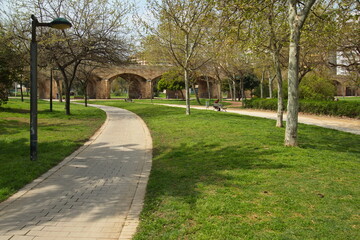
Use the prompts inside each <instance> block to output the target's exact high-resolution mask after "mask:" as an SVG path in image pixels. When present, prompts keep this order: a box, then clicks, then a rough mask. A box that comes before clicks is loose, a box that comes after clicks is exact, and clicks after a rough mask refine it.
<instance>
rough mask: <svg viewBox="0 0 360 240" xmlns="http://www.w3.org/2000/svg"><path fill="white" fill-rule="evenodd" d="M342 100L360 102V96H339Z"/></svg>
mask: <svg viewBox="0 0 360 240" xmlns="http://www.w3.org/2000/svg"><path fill="white" fill-rule="evenodd" d="M337 98H338V99H339V100H340V101H351V102H353V101H354V102H359V103H360V97H337Z"/></svg>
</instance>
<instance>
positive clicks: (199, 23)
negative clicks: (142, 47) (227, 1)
mask: <svg viewBox="0 0 360 240" xmlns="http://www.w3.org/2000/svg"><path fill="white" fill-rule="evenodd" d="M150 6H151V9H152V13H153V14H154V17H155V18H156V19H157V20H158V21H159V28H158V29H154V28H149V29H151V30H152V31H153V33H155V35H156V36H157V38H158V41H159V42H161V43H162V45H163V46H164V47H165V48H166V49H167V50H168V52H169V53H170V55H171V56H172V58H173V60H174V62H175V63H176V64H177V65H178V66H179V67H181V68H182V69H183V71H184V81H185V99H186V114H187V115H190V91H189V88H190V72H191V71H194V70H196V69H198V68H200V67H201V66H202V65H203V64H204V63H206V62H207V60H205V61H203V62H197V63H196V62H194V59H195V56H197V55H198V54H199V52H200V51H201V49H202V48H204V46H205V45H206V44H207V43H206V41H207V40H208V36H209V35H208V34H207V30H208V29H209V28H210V27H211V26H213V25H214V23H215V20H216V18H215V17H214V14H215V11H214V3H213V1H201V0H192V1H186V0H163V1H162V2H161V3H159V2H158V1H155V0H151V1H150Z"/></svg>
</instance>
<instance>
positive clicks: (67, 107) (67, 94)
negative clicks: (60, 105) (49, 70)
mask: <svg viewBox="0 0 360 240" xmlns="http://www.w3.org/2000/svg"><path fill="white" fill-rule="evenodd" d="M65 111H66V115H70V88H68V87H67V88H66V91H65Z"/></svg>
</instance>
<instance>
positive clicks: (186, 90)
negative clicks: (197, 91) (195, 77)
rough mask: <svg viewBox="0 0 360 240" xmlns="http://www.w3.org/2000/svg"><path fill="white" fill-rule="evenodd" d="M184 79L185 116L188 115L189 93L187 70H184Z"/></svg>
mask: <svg viewBox="0 0 360 240" xmlns="http://www.w3.org/2000/svg"><path fill="white" fill-rule="evenodd" d="M184 78H185V100H186V115H190V91H189V70H188V69H186V68H185V69H184Z"/></svg>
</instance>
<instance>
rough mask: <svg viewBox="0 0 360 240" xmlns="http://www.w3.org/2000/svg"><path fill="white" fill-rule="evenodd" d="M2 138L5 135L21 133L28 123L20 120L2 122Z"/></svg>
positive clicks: (0, 130)
mask: <svg viewBox="0 0 360 240" xmlns="http://www.w3.org/2000/svg"><path fill="white" fill-rule="evenodd" d="M0 123H1V124H0V136H1V135H5V134H16V133H19V132H21V131H22V130H21V129H23V128H24V127H26V126H28V125H29V124H28V122H23V121H18V120H0Z"/></svg>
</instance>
